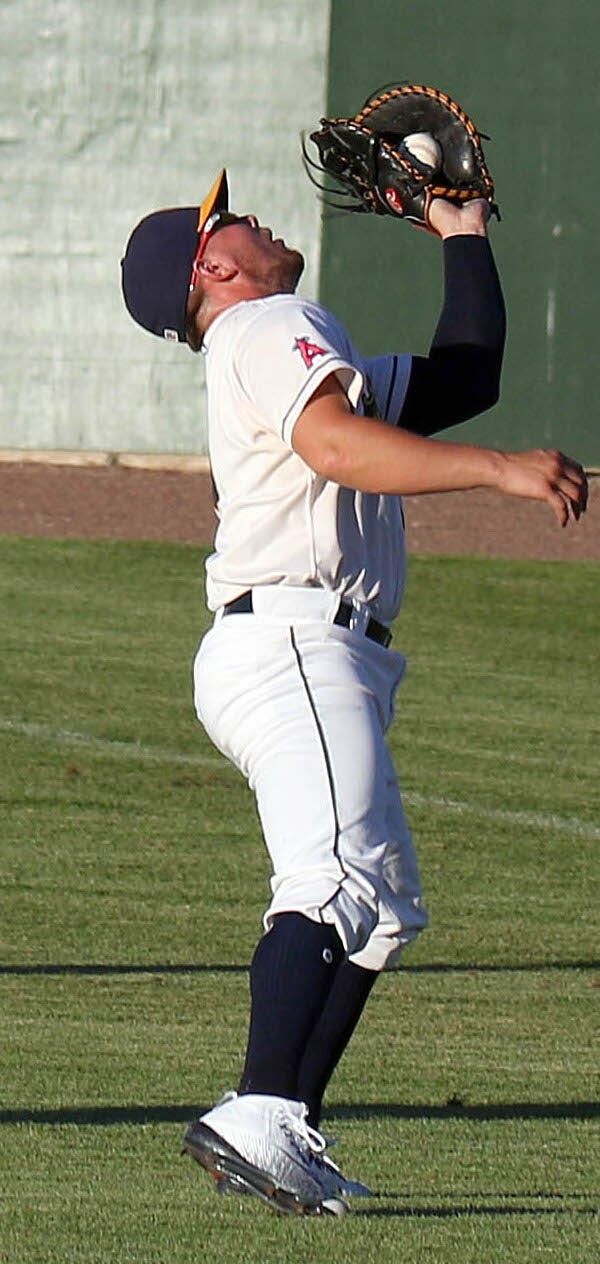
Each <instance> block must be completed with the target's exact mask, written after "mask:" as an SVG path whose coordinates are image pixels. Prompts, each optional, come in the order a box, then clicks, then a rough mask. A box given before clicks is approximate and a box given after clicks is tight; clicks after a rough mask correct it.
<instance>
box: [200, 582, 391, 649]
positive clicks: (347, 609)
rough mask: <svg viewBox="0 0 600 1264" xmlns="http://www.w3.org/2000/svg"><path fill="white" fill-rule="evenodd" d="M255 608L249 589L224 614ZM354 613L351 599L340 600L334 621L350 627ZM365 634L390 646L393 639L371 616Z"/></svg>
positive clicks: (250, 611) (383, 625) (370, 638)
mask: <svg viewBox="0 0 600 1264" xmlns="http://www.w3.org/2000/svg"><path fill="white" fill-rule="evenodd" d="M253 609H254V606H253V604H252V593H251V592H250V591H248V592H245V593H241V595H240V596H239V597H236V598H235V599H234V600H233V601H228V602H227V605H226V606H223V614H252V612H253ZM353 613H354V608H353V606H351V605H350V602H349V601H340V604H339V606H338V608H337V614H336V616H335V619H334V620H333V622H334V623H337V625H338V627H341V628H349V627H350V620H351V618H352V615H353ZM365 636H367V637H368V638H369V640H370V641H377V643H378V645H385V646H388V645H389V644H390V641H391V639H392V634H391V632H390V629H389V628H386V626H385V623H380V622H379V620H378V619H373V618H372V617H370V618H369V621H368V623H367V626H366V628H365Z"/></svg>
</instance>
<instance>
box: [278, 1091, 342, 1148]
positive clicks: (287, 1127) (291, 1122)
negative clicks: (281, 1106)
mask: <svg viewBox="0 0 600 1264" xmlns="http://www.w3.org/2000/svg"><path fill="white" fill-rule="evenodd" d="M307 1113H308V1111H307V1107H306V1106H305V1105H304V1104H303V1106H302V1113H301V1114H300V1115H292V1114H291V1113H288V1111H282V1112H281V1114H280V1116H279V1123H280V1125H281V1127H282V1129H283V1131H284V1132H285V1133H286V1135H287V1136H288V1137H289V1138H290V1140H291V1141H296V1140H300V1141H303V1142H304V1144H305V1145H306V1146H308V1148H309V1150H310V1151H311V1152H312V1154H314V1155H316V1156H317V1158H319V1157H320V1156H321V1155H322V1154H323V1152H324V1151H325V1149H326V1147H327V1142H326V1140H325V1137H323V1136H322V1135H321V1133H320V1132H317V1129H316V1128H311V1126H310V1124H309V1123H308V1122H307V1119H306V1116H307ZM327 1162H328V1163H331V1160H330V1159H328V1160H327Z"/></svg>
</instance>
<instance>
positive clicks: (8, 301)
mask: <svg viewBox="0 0 600 1264" xmlns="http://www.w3.org/2000/svg"><path fill="white" fill-rule="evenodd" d="M328 37H329V3H328V2H326V3H323V0H285V3H282V2H281V0H201V2H200V0H0V50H1V61H2V76H1V79H0V105H1V108H0V143H1V145H2V177H3V178H2V187H1V190H0V284H1V287H2V304H1V306H0V448H29V449H31V448H48V449H57V448H59V449H60V448H75V449H97V448H100V449H102V450H106V449H108V450H110V451H117V452H118V451H124V450H125V451H128V450H129V451H140V452H145V451H154V452H196V451H201V450H202V449H203V447H204V443H205V428H204V402H205V400H204V385H203V380H204V379H203V366H202V357H200V356H198V357H194V356H192V355H191V353H189V352H188V351H187V349H184V348H179V347H173V346H171V345H163V344H162V343H161V342H160V341H159V340H158V339H156V338H153V337H152V336H150V335H148V334H145V333H144V332H143V331H141V330H140V329H138V328H137V327H136V326H134V324H133V322H132V321H131V319H130V318H129V317H128V315H127V313H126V311H125V308H124V306H123V303H122V301H121V295H120V287H119V260H120V257H121V254H122V252H123V247H124V245H125V242H126V239H127V237H128V235H129V232H130V230H131V228H132V227H133V225H134V224H135V223H136V222H137V220H138V219H140V218H141V217H142V216H143V215H145V214H146V213H147V212H148V211H150V210H153V209H155V208H156V207H160V206H171V205H173V204H175V203H180V204H183V205H186V204H190V203H191V204H194V203H195V204H197V203H198V202H199V201H200V200H201V199H202V198H203V196H204V195H205V193H206V192H207V190H208V187H209V185H210V184H211V183H212V181H213V179H214V177H215V175H216V173H217V171H218V169H219V168H220V166H222V165H227V167H228V168H229V171H230V177H231V187H232V192H233V197H234V199H235V206H236V208H237V209H240V210H242V211H244V210H247V211H249V210H253V211H255V212H256V213H257V214H258V215H259V216H260V217H261V218H264V220H265V221H266V222H267V223H271V224H272V225H273V227H274V229H276V232H277V235H281V234H285V235H286V236H288V237H289V238H290V239H291V240H294V241H297V242H298V244H299V245H300V247H301V248H302V249H303V251H304V252H305V254H306V258H307V269H306V278H305V281H304V284H305V286H306V287H307V290H308V291H310V292H311V293H314V291H315V289H316V287H317V281H318V265H319V247H320V219H319V207H318V204H317V201H316V199H315V197H314V191H313V189H312V188H311V186H310V185H309V183H308V181H307V180H306V179H305V177H304V173H303V171H302V166H301V162H300V157H299V133H300V131H301V129H302V128H304V127H306V126H307V125H310V124H311V122H312V121H313V120H314V119H316V118H318V117H319V115H320V114H321V113H322V112H323V109H324V105H325V93H326V82H327V57H328Z"/></svg>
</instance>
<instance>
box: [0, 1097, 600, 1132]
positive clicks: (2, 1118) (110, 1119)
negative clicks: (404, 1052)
mask: <svg viewBox="0 0 600 1264" xmlns="http://www.w3.org/2000/svg"><path fill="white" fill-rule="evenodd" d="M208 1109H209V1107H208V1106H200V1105H198V1103H197V1102H196V1103H195V1104H192V1105H189V1104H188V1105H179V1106H134V1105H131V1106H73V1107H63V1108H61V1109H58V1110H47V1109H43V1108H42V1109H39V1110H29V1109H27V1108H26V1107H22V1108H18V1107H17V1108H15V1109H14V1110H0V1125H1V1124H54V1125H58V1126H61V1125H66V1124H75V1125H77V1126H79V1127H114V1126H115V1125H119V1124H135V1125H138V1126H140V1125H143V1124H176V1123H179V1124H183V1123H187V1122H188V1120H190V1119H193V1118H195V1117H197V1116H198V1115H201V1114H203V1113H204V1112H205V1111H206V1110H208ZM325 1117H326V1119H327V1120H331V1119H348V1120H351V1119H354V1120H360V1119H401V1120H405V1121H411V1120H420V1119H428V1120H444V1119H450V1120H457V1119H458V1120H461V1119H462V1120H473V1121H475V1122H477V1123H493V1122H495V1121H498V1120H506V1119H515V1120H516V1119H518V1120H522V1121H524V1122H525V1121H527V1120H530V1119H538V1120H539V1119H598V1118H599V1117H600V1103H599V1102H503V1103H500V1104H497V1105H485V1106H484V1105H479V1106H477V1105H465V1104H464V1103H462V1102H459V1101H457V1100H456V1099H453V1100H452V1101H449V1102H446V1103H445V1104H443V1105H439V1106H432V1105H427V1104H416V1105H413V1106H407V1105H404V1104H400V1103H395V1102H371V1103H366V1104H363V1105H344V1104H340V1105H337V1106H332V1107H330V1108H329V1109H328V1110H326V1111H325Z"/></svg>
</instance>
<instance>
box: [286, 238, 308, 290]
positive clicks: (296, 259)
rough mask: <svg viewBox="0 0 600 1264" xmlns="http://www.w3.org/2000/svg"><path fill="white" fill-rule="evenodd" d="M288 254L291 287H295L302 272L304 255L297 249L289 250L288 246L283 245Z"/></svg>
mask: <svg viewBox="0 0 600 1264" xmlns="http://www.w3.org/2000/svg"><path fill="white" fill-rule="evenodd" d="M284 249H285V252H286V255H287V256H288V272H289V275H290V280H291V283H292V285H293V289H295V288H296V286H297V284H298V282H299V280H300V277H301V276H302V273H303V272H304V255H301V254H300V251H299V250H291V249H290V247H289V246H285V247H284Z"/></svg>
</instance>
